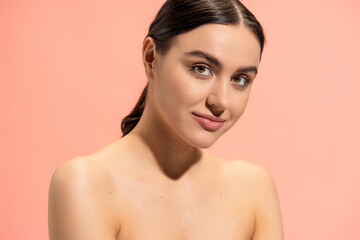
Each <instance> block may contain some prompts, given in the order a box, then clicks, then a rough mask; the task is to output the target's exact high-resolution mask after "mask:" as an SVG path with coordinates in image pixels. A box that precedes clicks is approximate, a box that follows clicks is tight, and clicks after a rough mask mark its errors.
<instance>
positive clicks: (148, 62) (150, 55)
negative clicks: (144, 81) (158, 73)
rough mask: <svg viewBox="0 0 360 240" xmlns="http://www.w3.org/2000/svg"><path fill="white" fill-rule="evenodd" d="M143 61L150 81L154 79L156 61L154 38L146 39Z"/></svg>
mask: <svg viewBox="0 0 360 240" xmlns="http://www.w3.org/2000/svg"><path fill="white" fill-rule="evenodd" d="M142 59H143V63H144V68H145V74H146V76H147V77H148V78H149V79H153V78H154V69H155V60H156V49H155V41H154V39H153V38H152V37H147V38H145V40H144V42H143V50H142Z"/></svg>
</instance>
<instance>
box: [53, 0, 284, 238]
mask: <svg viewBox="0 0 360 240" xmlns="http://www.w3.org/2000/svg"><path fill="white" fill-rule="evenodd" d="M263 45H264V34H263V30H262V27H261V25H260V24H259V22H258V21H257V20H256V18H255V17H254V16H253V15H252V14H251V13H250V12H249V10H248V9H246V7H245V6H244V5H243V4H241V3H240V2H238V1H237V0H168V1H166V2H165V4H164V5H163V6H162V8H161V9H160V11H159V12H158V14H157V16H156V18H155V20H154V21H153V23H152V24H151V26H150V29H149V33H148V35H147V36H146V38H145V39H144V42H143V48H142V57H143V58H142V59H143V63H144V68H145V73H146V76H147V78H148V84H147V85H146V87H145V89H144V91H143V93H142V95H141V97H140V99H139V101H138V103H137V105H136V106H135V108H134V110H133V111H132V112H131V113H130V114H129V116H127V117H126V118H125V119H124V120H123V122H122V131H123V137H122V138H120V139H119V140H117V141H115V142H113V143H111V144H109V145H107V146H105V147H104V148H102V149H100V150H99V151H97V152H95V153H93V154H91V155H88V156H79V157H75V158H73V159H71V160H69V161H67V162H66V163H64V164H63V165H62V166H60V167H59V168H58V169H57V170H56V171H55V173H54V174H53V177H52V180H51V183H50V190H49V235H50V239H51V240H65V239H66V240H68V239H69V240H70V239H71V240H80V239H86V240H90V239H102V240H115V239H118V240H120V239H121V240H122V239H124V240H135V239H136V240H147V239H156V240H162V239H164V240H165V239H166V240H183V239H196V240H200V239H203V240H211V239H229V240H245V239H246V240H249V239H253V240H282V239H283V228H282V220H281V213H280V207H279V201H278V196H277V192H276V187H275V184H274V181H273V178H272V177H271V175H270V174H269V173H268V172H267V171H266V170H265V169H264V168H263V167H261V166H259V165H256V164H254V163H250V162H247V161H243V160H237V161H226V160H223V159H221V158H219V157H217V156H214V155H212V154H210V153H208V152H207V151H205V150H204V149H206V148H208V147H210V146H211V145H212V144H213V143H214V142H215V141H216V140H217V139H218V138H219V137H220V136H221V135H222V134H224V133H225V132H226V131H227V130H229V129H230V128H231V127H232V126H233V125H234V123H235V122H236V121H237V120H238V119H239V118H240V116H241V115H242V113H243V112H244V110H245V106H246V104H247V101H248V98H249V93H250V89H251V85H252V83H253V81H254V80H255V77H256V74H257V71H258V67H259V63H260V59H261V54H262V51H263Z"/></svg>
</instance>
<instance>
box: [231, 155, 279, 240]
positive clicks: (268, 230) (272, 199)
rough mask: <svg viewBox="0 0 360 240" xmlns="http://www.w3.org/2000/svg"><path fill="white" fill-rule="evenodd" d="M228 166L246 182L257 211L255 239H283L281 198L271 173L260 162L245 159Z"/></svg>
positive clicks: (238, 177)
mask: <svg viewBox="0 0 360 240" xmlns="http://www.w3.org/2000/svg"><path fill="white" fill-rule="evenodd" d="M228 166H229V169H231V171H232V174H233V175H235V176H237V179H240V180H241V182H245V183H246V189H247V190H248V191H247V192H248V193H249V197H250V198H251V202H252V206H253V208H254V213H255V231H254V236H253V239H254V240H255V239H256V240H262V239H267V240H270V239H274V240H275V239H276V240H279V239H283V226H282V217H281V211H280V204H279V198H278V193H277V188H276V184H275V181H274V178H273V176H272V175H271V173H270V172H269V171H268V170H267V169H266V168H264V167H263V166H261V165H259V164H256V163H252V162H247V161H243V160H235V161H230V162H229V163H228ZM243 187H244V185H243Z"/></svg>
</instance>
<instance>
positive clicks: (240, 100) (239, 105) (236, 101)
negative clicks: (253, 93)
mask: <svg viewBox="0 0 360 240" xmlns="http://www.w3.org/2000/svg"><path fill="white" fill-rule="evenodd" d="M249 94H250V89H249V90H247V91H246V92H243V94H239V93H237V94H236V95H235V96H233V97H232V100H231V103H232V104H231V106H230V109H229V110H230V118H231V119H232V120H233V121H234V122H236V121H237V120H238V119H239V118H240V117H241V115H242V114H243V113H244V111H245V108H246V105H247V103H248V100H249Z"/></svg>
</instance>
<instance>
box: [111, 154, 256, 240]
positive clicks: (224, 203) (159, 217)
mask: <svg viewBox="0 0 360 240" xmlns="http://www.w3.org/2000/svg"><path fill="white" fill-rule="evenodd" d="M130 161H136V160H135V159H130ZM135 166H136V165H132V164H129V165H126V164H123V167H122V168H118V167H117V166H115V165H112V164H111V165H109V166H108V168H106V169H107V172H108V173H109V174H110V175H111V178H112V181H113V183H112V184H111V185H112V186H113V187H112V191H111V196H112V198H113V200H114V201H113V203H114V206H113V212H112V213H111V214H113V216H109V217H111V218H113V219H116V221H117V222H116V223H115V225H116V226H119V229H120V231H119V232H118V234H117V235H116V236H114V239H116V240H150V239H156V240H162V239H164V240H165V239H166V240H169V239H173V240H187V239H197V240H202V239H203V240H212V239H214V240H215V239H224V240H235V239H236V240H250V239H251V237H252V234H253V231H254V212H253V207H252V205H251V201H250V198H249V191H250V190H249V187H248V186H247V185H246V184H247V182H246V180H242V179H241V177H239V176H241V173H239V172H237V173H235V171H234V165H232V166H230V165H228V163H226V162H225V161H224V162H223V163H221V164H219V167H218V168H217V169H216V171H215V170H214V172H212V173H209V174H208V175H204V177H203V178H201V179H199V180H198V181H188V182H186V181H181V180H177V181H175V180H173V179H170V180H169V179H166V178H165V177H164V178H161V177H158V176H154V174H152V173H151V171H149V170H147V169H140V168H138V167H135ZM237 166H241V164H238V165H237Z"/></svg>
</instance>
